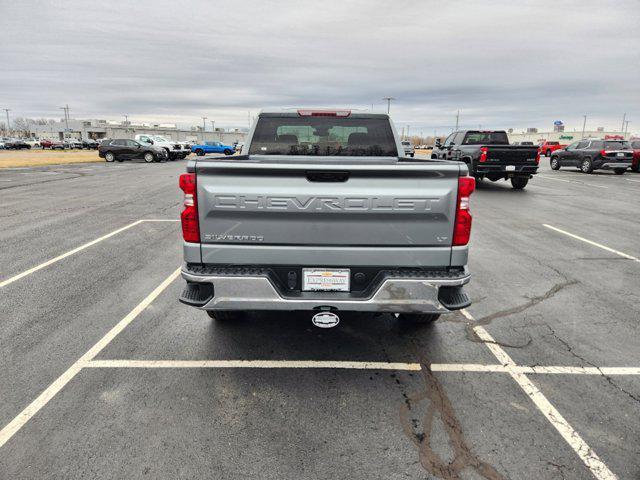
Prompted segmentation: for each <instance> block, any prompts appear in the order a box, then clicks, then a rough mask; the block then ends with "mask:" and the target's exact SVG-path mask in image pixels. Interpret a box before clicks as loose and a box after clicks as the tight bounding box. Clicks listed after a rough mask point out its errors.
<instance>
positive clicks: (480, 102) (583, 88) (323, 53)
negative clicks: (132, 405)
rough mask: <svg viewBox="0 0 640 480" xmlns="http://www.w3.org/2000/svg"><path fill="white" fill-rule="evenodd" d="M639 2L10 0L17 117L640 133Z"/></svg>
mask: <svg viewBox="0 0 640 480" xmlns="http://www.w3.org/2000/svg"><path fill="white" fill-rule="evenodd" d="M639 26H640V2H638V1H637V0H630V1H624V0H623V1H616V2H603V1H593V2H590V1H584V0H583V1H566V2H562V1H548V2H547V1H531V2H520V1H518V2H512V1H483V2H477V1H455V0H452V1H448V2H433V1H419V0H416V1H397V0H396V1H385V2H379V1H373V0H362V1H349V0H339V1H333V0H322V1H313V2H312V1H300V0H296V1H280V2H273V1H266V0H262V1H243V0H233V1H229V0H227V1H224V2H217V1H194V2H191V1H187V0H183V1H167V2H161V1H153V0H152V1H146V0H138V1H135V2H133V1H131V2H120V1H106V2H95V1H94V2H72V1H52V0H49V1H37V2H36V1H29V0H24V1H20V2H17V1H14V0H0V36H1V39H0V65H2V67H0V72H2V73H0V108H11V109H12V115H13V116H29V117H42V116H44V117H60V116H61V110H59V109H58V107H59V106H61V105H64V104H65V103H68V104H69V105H70V107H71V115H72V116H73V117H76V118H94V117H98V118H109V119H121V118H122V114H128V115H129V117H130V120H131V119H133V120H141V121H142V120H146V121H167V122H169V121H171V122H178V123H185V124H190V123H194V124H198V123H201V120H200V117H201V116H202V115H206V116H208V117H209V118H210V119H214V120H216V124H217V125H220V126H246V124H247V112H248V111H251V112H252V113H255V112H257V111H258V110H259V109H260V108H263V107H273V106H302V105H304V106H347V107H352V108H362V109H370V108H371V105H372V104H373V108H374V109H375V110H382V109H383V108H384V105H383V102H382V100H381V98H382V97H384V96H393V97H396V98H397V100H396V101H395V102H394V103H393V105H392V112H391V113H392V115H393V117H394V120H395V121H396V123H397V124H399V125H400V126H402V125H407V124H409V125H411V130H412V132H417V133H419V132H420V131H424V134H425V135H426V134H428V133H433V130H434V129H438V131H440V132H444V131H446V130H447V129H448V128H450V126H451V125H453V123H454V122H455V113H456V110H457V109H460V110H461V124H462V125H465V126H470V127H474V128H475V127H477V126H478V125H482V126H483V127H494V128H509V127H514V128H524V127H528V126H537V127H549V126H550V125H551V124H552V122H553V121H554V120H563V121H564V122H565V123H566V124H567V126H568V127H570V128H571V127H580V128H581V126H582V115H583V114H587V115H588V125H587V127H589V126H591V127H596V126H604V127H609V128H620V125H621V123H622V115H623V113H625V112H626V113H627V117H628V119H629V120H631V123H630V124H629V128H630V130H632V131H634V132H640V27H639Z"/></svg>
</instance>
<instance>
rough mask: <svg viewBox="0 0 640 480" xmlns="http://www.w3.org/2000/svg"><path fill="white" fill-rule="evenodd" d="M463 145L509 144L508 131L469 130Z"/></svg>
mask: <svg viewBox="0 0 640 480" xmlns="http://www.w3.org/2000/svg"><path fill="white" fill-rule="evenodd" d="M462 144H463V145H509V138H508V137H507V133H506V132H468V133H467V135H466V136H465V137H464V140H463V141H462Z"/></svg>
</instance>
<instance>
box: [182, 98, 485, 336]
mask: <svg viewBox="0 0 640 480" xmlns="http://www.w3.org/2000/svg"><path fill="white" fill-rule="evenodd" d="M180 187H181V188H182V190H183V191H184V194H185V201H184V206H185V207H184V211H183V212H182V215H181V219H182V231H183V237H184V261H185V262H184V264H183V267H182V277H183V278H184V279H185V280H186V282H187V284H186V288H185V289H184V291H183V292H182V294H181V296H180V301H181V302H183V303H185V304H187V305H191V306H194V307H197V308H200V309H203V310H206V311H207V313H208V314H209V316H211V317H212V318H215V319H217V320H218V321H222V320H230V319H233V318H236V317H237V316H239V315H240V314H242V313H246V312H250V311H258V310H263V311H264V310H287V311H294V310H302V311H309V312H311V314H312V320H313V323H314V324H315V325H317V326H320V327H330V326H334V325H336V324H337V323H338V321H339V318H338V315H339V314H340V313H341V312H354V311H355V312H391V313H394V314H398V316H399V318H401V319H404V320H408V321H413V322H417V323H427V322H432V321H434V320H436V319H437V318H438V317H439V315H440V314H444V313H449V312H451V311H454V310H459V309H461V308H464V307H466V306H468V305H469V304H470V300H469V297H468V296H467V294H466V293H465V292H464V290H463V285H464V284H466V283H467V282H468V281H469V271H468V269H467V257H468V242H469V235H470V233H471V215H470V213H469V196H470V195H471V193H472V192H473V190H474V187H475V180H474V179H473V178H472V177H470V176H468V170H467V166H466V165H465V164H464V163H462V162H452V161H446V160H431V159H423V160H419V159H413V158H406V157H404V156H403V148H402V144H401V142H400V140H399V139H398V135H397V133H396V131H395V128H394V127H393V124H392V122H391V120H390V118H389V116H388V115H384V114H373V113H355V112H351V111H349V110H338V111H327V110H286V111H263V112H262V113H260V115H259V116H258V118H257V120H256V122H255V123H254V125H253V127H252V129H251V131H250V132H249V137H248V141H247V142H246V144H245V146H244V148H243V150H242V155H240V156H235V157H230V158H224V157H201V158H197V159H194V160H190V161H189V163H188V165H187V173H185V174H182V175H181V176H180Z"/></svg>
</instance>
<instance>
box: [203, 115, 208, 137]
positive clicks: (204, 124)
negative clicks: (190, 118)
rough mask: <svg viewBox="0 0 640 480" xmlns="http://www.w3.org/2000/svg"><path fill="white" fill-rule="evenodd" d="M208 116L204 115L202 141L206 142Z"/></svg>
mask: <svg viewBox="0 0 640 480" xmlns="http://www.w3.org/2000/svg"><path fill="white" fill-rule="evenodd" d="M207 118H208V117H202V143H204V132H205V131H206V130H207V123H206V122H207Z"/></svg>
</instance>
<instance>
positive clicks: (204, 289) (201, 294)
mask: <svg viewBox="0 0 640 480" xmlns="http://www.w3.org/2000/svg"><path fill="white" fill-rule="evenodd" d="M212 298H213V285H212V284H210V283H187V286H186V287H184V290H183V291H182V293H181V294H180V298H179V299H178V300H180V301H181V302H182V303H184V304H186V305H192V306H195V307H201V306H202V305H204V304H205V303H207V302H209V300H211V299H212Z"/></svg>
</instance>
